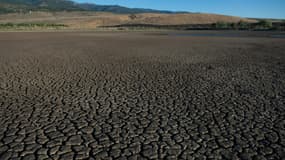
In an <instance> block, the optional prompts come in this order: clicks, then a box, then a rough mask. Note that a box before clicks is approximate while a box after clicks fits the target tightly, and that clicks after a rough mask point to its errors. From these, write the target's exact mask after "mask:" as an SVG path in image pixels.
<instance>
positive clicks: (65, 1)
mask: <svg viewBox="0 0 285 160" xmlns="http://www.w3.org/2000/svg"><path fill="white" fill-rule="evenodd" d="M30 10H32V11H96V12H111V13H122V14H137V13H169V14H171V13H186V12H172V11H163V10H153V9H143V8H127V7H123V6H119V5H96V4H91V3H75V2H73V1H70V0H0V13H16V12H28V11H30Z"/></svg>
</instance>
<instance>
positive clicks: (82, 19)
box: [0, 12, 255, 28]
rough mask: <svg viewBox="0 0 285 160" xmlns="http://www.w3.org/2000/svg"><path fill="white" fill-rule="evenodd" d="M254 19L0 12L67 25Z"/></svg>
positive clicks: (9, 18) (5, 18)
mask: <svg viewBox="0 0 285 160" xmlns="http://www.w3.org/2000/svg"><path fill="white" fill-rule="evenodd" d="M219 21H222V22H239V21H246V22H255V20H249V19H244V18H240V17H232V16H224V15H215V14H192V13H188V14H158V13H155V14H154V13H142V14H113V13H107V12H32V13H31V14H19V13H12V14H5V15H0V23H8V22H11V23H27V22H29V23H30V22H45V23H61V24H66V25H68V26H69V27H70V28H96V27H99V26H113V25H121V24H153V25H183V24H211V23H216V22H219Z"/></svg>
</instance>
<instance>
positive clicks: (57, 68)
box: [0, 32, 285, 160]
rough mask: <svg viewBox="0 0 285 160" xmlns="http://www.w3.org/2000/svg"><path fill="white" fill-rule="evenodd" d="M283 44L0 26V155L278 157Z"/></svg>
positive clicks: (284, 84)
mask: <svg viewBox="0 0 285 160" xmlns="http://www.w3.org/2000/svg"><path fill="white" fill-rule="evenodd" d="M256 34H258V33H256ZM284 44H285V39H284V38H283V39H281V38H262V37H255V36H252V37H232V38H231V37H207V36H203V37H197V36H196V37H192V36H170V35H167V34H165V33H143V32H140V33H135V32H125V33H123V32H121V33H115V32H64V33H61V32H53V33H52V32H51V33H40V32H39V33H32V32H31V33H0V126H1V127H0V159H1V160H6V159H28V160H32V159H195V158H197V159H282V158H284V157H285V155H284V148H285V117H284V116H285V64H284V62H285V52H284V51H285V46H284Z"/></svg>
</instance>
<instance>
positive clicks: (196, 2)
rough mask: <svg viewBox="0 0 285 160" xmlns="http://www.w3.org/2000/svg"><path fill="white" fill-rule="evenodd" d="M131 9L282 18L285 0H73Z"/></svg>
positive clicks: (284, 15)
mask: <svg viewBox="0 0 285 160" xmlns="http://www.w3.org/2000/svg"><path fill="white" fill-rule="evenodd" d="M74 1H77V2H89V3H96V4H117V5H122V6H127V7H132V8H151V9H162V10H172V11H190V12H204V13H217V14H226V15H234V16H242V17H256V18H258V17H262V18H283V19H285V0H74Z"/></svg>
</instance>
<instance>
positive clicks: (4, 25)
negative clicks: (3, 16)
mask: <svg viewBox="0 0 285 160" xmlns="http://www.w3.org/2000/svg"><path fill="white" fill-rule="evenodd" d="M65 27H68V26H67V25H65V24H54V23H0V29H34V28H52V29H59V28H65Z"/></svg>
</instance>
